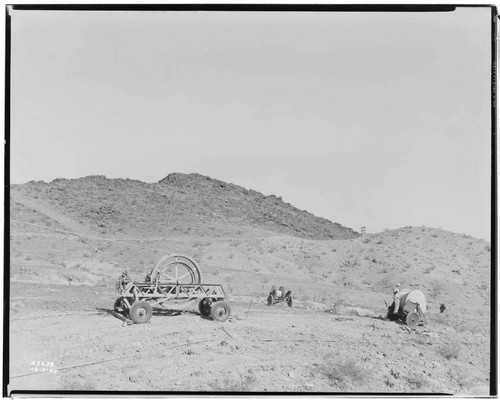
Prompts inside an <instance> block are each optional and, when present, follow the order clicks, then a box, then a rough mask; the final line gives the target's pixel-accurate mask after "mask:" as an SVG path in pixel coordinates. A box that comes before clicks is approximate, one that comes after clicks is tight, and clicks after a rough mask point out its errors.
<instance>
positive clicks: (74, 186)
mask: <svg viewBox="0 0 500 400" xmlns="http://www.w3.org/2000/svg"><path fill="white" fill-rule="evenodd" d="M12 189H13V190H12V192H13V200H16V199H17V200H18V201H19V202H20V203H22V199H23V198H28V199H31V200H36V202H37V203H40V204H41V205H42V204H43V205H46V206H47V207H49V208H51V209H53V210H54V211H55V212H56V213H58V214H61V215H64V216H65V217H68V218H71V219H72V220H74V221H77V222H78V223H79V224H82V225H83V226H85V227H88V228H90V229H93V230H96V232H100V233H103V234H120V233H122V232H125V231H126V233H127V234H131V233H134V234H135V233H137V234H140V235H144V236H151V235H166V236H178V235H179V234H183V233H184V234H186V235H192V234H194V233H199V234H200V235H203V234H205V235H211V236H213V235H230V234H235V233H236V232H237V231H239V230H241V229H242V228H243V229H248V228H251V229H256V230H264V231H269V232H274V233H280V234H285V235H291V236H297V237H303V238H307V239H350V238H355V237H358V236H359V234H358V233H356V232H354V231H353V230H352V229H349V228H346V227H343V226H341V225H340V224H337V223H332V222H331V221H329V220H327V219H324V218H319V217H316V216H314V215H312V214H311V213H309V212H307V211H303V210H299V209H297V208H296V207H294V206H292V205H291V204H289V203H285V202H284V201H282V200H281V198H278V197H276V196H274V195H271V196H265V195H263V194H262V193H259V192H256V191H254V190H247V189H245V188H243V187H241V186H237V185H234V184H231V183H226V182H222V181H219V180H217V179H212V178H210V177H208V176H202V175H199V174H179V173H174V174H170V175H168V176H167V177H166V178H164V179H162V180H161V181H160V182H158V183H144V182H140V181H134V180H130V179H107V178H105V177H104V176H88V177H85V178H81V179H71V180H66V179H56V180H54V181H53V182H50V183H45V182H43V181H40V182H29V183H26V184H24V185H13V187H12Z"/></svg>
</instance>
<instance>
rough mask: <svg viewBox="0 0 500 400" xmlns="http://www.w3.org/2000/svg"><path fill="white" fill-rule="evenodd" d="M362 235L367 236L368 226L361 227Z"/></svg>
mask: <svg viewBox="0 0 500 400" xmlns="http://www.w3.org/2000/svg"><path fill="white" fill-rule="evenodd" d="M361 235H363V236H364V235H366V226H362V227H361Z"/></svg>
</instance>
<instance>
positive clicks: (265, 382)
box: [9, 282, 490, 396]
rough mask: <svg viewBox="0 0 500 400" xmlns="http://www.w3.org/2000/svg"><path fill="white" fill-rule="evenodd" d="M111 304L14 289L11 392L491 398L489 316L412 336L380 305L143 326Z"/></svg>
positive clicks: (266, 310)
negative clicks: (382, 394)
mask: <svg viewBox="0 0 500 400" xmlns="http://www.w3.org/2000/svg"><path fill="white" fill-rule="evenodd" d="M113 296H116V295H115V294H114V293H113V292H111V291H110V290H109V289H108V288H105V287H103V286H94V287H92V286H85V285H81V286H72V285H39V284H34V283H20V282H13V283H12V285H11V304H12V305H13V306H12V308H11V322H10V324H11V326H10V354H11V356H10V375H11V380H10V384H9V391H13V390H16V389H19V390H83V391H87V390H88V391H95V390H99V391H108V390H110V391H162V392H191V391H196V392H222V391H232V392H238V391H245V392H254V391H256V392H304V393H307V392H310V393H314V392H321V393H333V392H357V393H367V392H369V393H377V392H399V393H449V394H455V395H475V396H478V395H488V394H489V354H490V348H489V323H490V321H489V317H488V315H484V316H481V315H477V318H476V320H475V321H474V323H475V325H474V324H469V325H467V326H468V327H470V328H462V329H460V325H456V324H455V325H453V323H454V322H456V321H455V320H456V318H455V317H454V316H453V314H448V316H445V314H432V313H430V314H429V320H430V321H429V324H428V325H426V326H419V327H417V328H414V329H409V328H407V327H406V326H405V325H403V324H398V323H396V322H390V321H387V320H385V319H382V318H381V313H382V312H383V309H381V308H380V307H378V308H373V309H369V308H367V309H364V308H359V307H357V308H356V307H348V306H340V307H337V308H335V309H324V308H321V307H319V306H318V307H315V304H314V303H312V302H311V303H309V307H307V303H306V305H304V304H297V305H296V306H294V307H292V308H289V307H287V306H286V305H285V304H283V303H282V304H278V305H275V306H272V307H269V306H267V305H265V298H252V297H248V298H244V297H238V298H232V299H231V298H230V299H229V303H230V305H231V307H232V315H231V317H230V319H229V320H228V321H226V322H223V323H221V322H216V321H213V320H211V319H210V318H206V317H203V316H201V315H200V314H199V313H198V311H197V305H196V304H193V305H192V306H188V307H187V308H186V309H184V310H182V311H179V310H177V311H176V310H171V311H158V312H155V314H154V315H153V317H152V319H151V320H150V322H149V323H146V324H140V325H135V324H131V321H130V320H128V318H126V317H124V316H122V315H120V314H117V313H115V312H113V311H112V304H113V300H114V297H113ZM61 299H64V301H62V300H61ZM306 307H307V308H306ZM459 313H460V312H459V310H457V315H458V314H459Z"/></svg>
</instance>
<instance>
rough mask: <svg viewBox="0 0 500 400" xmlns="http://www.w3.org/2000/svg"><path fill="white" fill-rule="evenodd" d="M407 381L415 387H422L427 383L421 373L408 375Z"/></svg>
mask: <svg viewBox="0 0 500 400" xmlns="http://www.w3.org/2000/svg"><path fill="white" fill-rule="evenodd" d="M407 381H408V383H409V384H410V385H412V386H414V387H415V388H416V389H422V388H424V387H426V386H428V385H429V380H428V379H427V378H426V377H425V376H423V375H410V376H409V377H408V378H407Z"/></svg>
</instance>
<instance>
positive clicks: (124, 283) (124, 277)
mask: <svg viewBox="0 0 500 400" xmlns="http://www.w3.org/2000/svg"><path fill="white" fill-rule="evenodd" d="M128 283H130V278H129V277H128V273H127V271H123V272H122V276H120V279H118V283H117V284H116V288H117V289H118V291H122V290H123V289H125V287H126V286H127V284H128Z"/></svg>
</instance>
